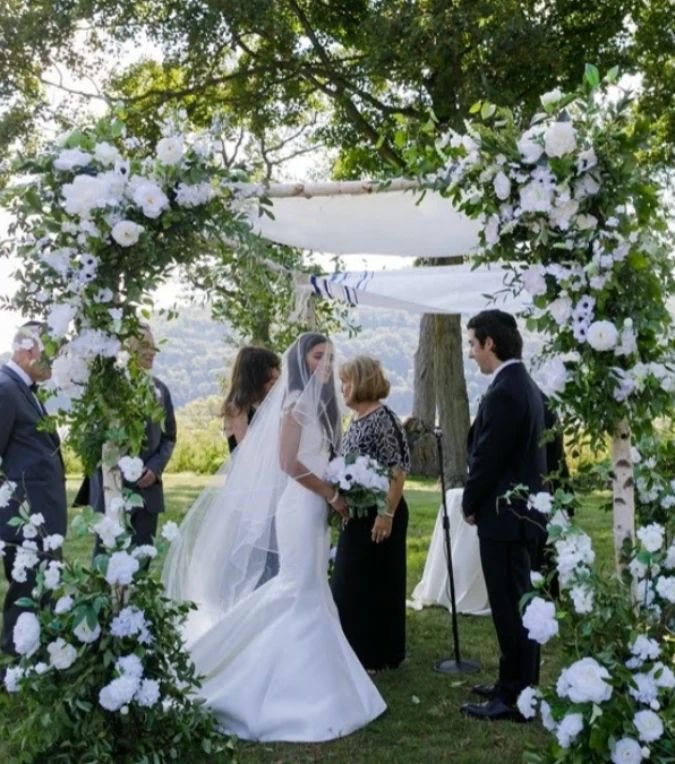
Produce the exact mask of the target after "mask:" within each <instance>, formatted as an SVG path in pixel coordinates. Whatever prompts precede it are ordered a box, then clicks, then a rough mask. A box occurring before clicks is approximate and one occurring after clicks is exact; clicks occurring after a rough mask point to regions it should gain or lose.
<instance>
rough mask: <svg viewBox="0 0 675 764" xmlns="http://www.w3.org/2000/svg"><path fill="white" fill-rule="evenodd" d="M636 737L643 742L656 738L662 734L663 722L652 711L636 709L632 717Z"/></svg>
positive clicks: (649, 741)
mask: <svg viewBox="0 0 675 764" xmlns="http://www.w3.org/2000/svg"><path fill="white" fill-rule="evenodd" d="M633 724H634V725H635V727H636V729H637V731H638V737H639V738H640V740H643V741H644V742H645V743H651V742H653V741H654V740H658V739H659V738H660V737H661V736H662V735H663V722H662V721H661V717H660V716H659V715H658V714H655V713H654V712H653V711H638V712H637V713H636V714H635V716H634V717H633Z"/></svg>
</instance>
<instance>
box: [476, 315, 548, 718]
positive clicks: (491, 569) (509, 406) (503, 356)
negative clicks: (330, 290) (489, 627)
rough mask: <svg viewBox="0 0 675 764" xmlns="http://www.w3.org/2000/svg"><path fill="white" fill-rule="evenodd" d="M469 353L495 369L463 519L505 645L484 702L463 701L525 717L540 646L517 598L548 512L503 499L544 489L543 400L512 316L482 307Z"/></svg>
mask: <svg viewBox="0 0 675 764" xmlns="http://www.w3.org/2000/svg"><path fill="white" fill-rule="evenodd" d="M467 328H468V340H469V357H470V358H473V359H474V360H475V361H476V363H477V364H478V367H479V369H480V371H481V372H482V373H483V374H493V375H494V376H493V380H492V383H491V384H490V386H489V388H488V390H487V392H486V394H485V396H484V397H483V400H482V401H481V404H480V407H479V409H478V413H477V414H476V418H475V421H474V423H473V425H472V426H471V429H470V431H469V474H468V478H467V483H466V486H465V488H464V494H463V498H462V510H463V512H464V517H465V519H466V521H467V522H468V523H469V524H471V525H476V526H477V528H478V539H479V548H480V557H481V566H482V568H483V574H484V576H485V584H486V587H487V593H488V599H489V602H490V609H491V611H492V619H493V622H494V627H495V631H496V632H497V640H498V642H499V648H500V651H501V657H500V660H499V678H498V681H497V683H496V684H495V685H494V686H484V685H479V686H477V687H474V688H473V691H474V692H475V693H476V694H478V695H481V696H482V697H484V698H486V699H487V700H486V702H484V703H466V704H465V705H463V706H462V711H463V713H465V714H467V715H468V716H471V717H474V718H476V719H484V720H490V721H496V720H501V719H511V720H514V721H522V717H521V716H520V714H519V712H518V710H517V709H516V707H515V704H516V700H517V698H518V695H519V694H520V692H521V690H523V689H524V688H525V687H527V686H528V685H530V684H535V683H536V681H537V677H538V667H539V650H538V645H537V644H536V643H535V642H533V641H531V640H530V639H528V636H527V631H526V629H525V628H524V626H523V623H522V618H521V614H520V608H519V603H520V599H521V597H522V596H523V595H524V594H526V593H527V592H528V591H529V590H530V588H531V586H530V570H531V568H530V554H529V550H530V549H532V548H535V547H536V546H537V544H538V543H539V542H540V540H541V537H542V536H543V535H544V534H545V530H544V528H545V521H544V518H543V517H542V516H541V515H540V514H539V513H538V512H535V511H534V510H529V509H528V507H527V502H526V498H527V497H526V496H521V497H519V498H515V497H514V498H512V499H510V500H506V499H504V498H503V497H504V494H505V493H507V492H508V491H510V490H512V489H513V488H514V487H515V486H518V485H519V486H526V487H527V490H526V491H525V493H537V492H538V491H540V490H542V479H543V476H544V475H545V474H546V452H545V449H544V447H543V446H542V443H541V440H542V433H543V431H544V429H545V424H544V405H543V399H542V395H541V392H540V390H539V388H538V387H537V386H536V385H535V383H534V382H533V381H532V379H531V377H530V375H529V374H528V373H527V371H526V369H525V367H524V365H523V363H522V361H521V356H522V349H523V340H522V337H521V336H520V333H519V331H518V327H517V324H516V321H515V319H514V317H513V316H512V315H510V314H509V313H505V312H504V311H501V310H485V311H482V312H481V313H478V314H477V315H476V316H474V317H473V318H471V319H470V321H469V323H468V325H467Z"/></svg>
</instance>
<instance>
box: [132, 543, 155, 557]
mask: <svg viewBox="0 0 675 764" xmlns="http://www.w3.org/2000/svg"><path fill="white" fill-rule="evenodd" d="M131 554H132V555H133V556H134V557H135V558H136V559H143V558H145V557H149V558H150V559H151V560H152V559H153V558H154V557H156V556H157V547H154V546H152V544H141V546H137V547H135V548H134V549H133V550H132V551H131Z"/></svg>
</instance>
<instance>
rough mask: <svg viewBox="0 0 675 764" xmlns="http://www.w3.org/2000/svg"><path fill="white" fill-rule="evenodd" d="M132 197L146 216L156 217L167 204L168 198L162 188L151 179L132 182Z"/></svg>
mask: <svg viewBox="0 0 675 764" xmlns="http://www.w3.org/2000/svg"><path fill="white" fill-rule="evenodd" d="M132 199H133V200H134V202H135V203H136V204H137V205H138V206H139V207H140V208H141V209H142V210H143V214H144V215H145V216H146V217H148V218H152V219H155V218H158V217H159V216H160V215H161V214H162V211H163V210H165V209H166V208H167V207H168V206H169V199H168V198H167V196H166V194H165V193H164V192H163V191H162V189H161V188H160V187H159V186H158V185H157V184H156V183H153V182H152V181H145V182H142V183H136V184H134V188H133V192H132Z"/></svg>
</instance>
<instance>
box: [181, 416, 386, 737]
mask: <svg viewBox="0 0 675 764" xmlns="http://www.w3.org/2000/svg"><path fill="white" fill-rule="evenodd" d="M247 437H248V436H247ZM245 442H246V439H245V440H244V443H245ZM299 452H300V453H301V454H302V455H303V464H304V465H305V466H306V467H307V468H308V469H310V470H311V471H312V472H314V473H315V474H317V475H322V474H323V472H324V470H325V467H326V464H327V462H328V448H327V445H326V440H325V437H324V436H323V434H322V431H321V428H320V425H319V423H318V421H316V420H315V421H314V422H313V423H311V424H308V425H306V426H304V427H303V429H302V435H301V442H300V448H299ZM242 454H243V451H242V452H240V454H238V455H237V458H239V457H240V456H241V455H242ZM234 469H236V465H234ZM221 509H222V511H227V507H222V508H221ZM275 524H276V537H277V544H278V550H279V563H280V569H279V572H278V574H277V575H276V576H274V577H273V578H271V579H270V580H268V581H266V582H265V583H264V584H262V585H261V586H259V587H258V588H256V589H254V590H253V591H250V592H248V593H247V594H245V595H244V596H243V597H242V598H241V599H238V600H237V601H236V602H235V603H234V605H233V606H232V607H231V608H229V609H228V610H227V611H226V612H224V613H222V615H221V617H220V618H219V619H218V620H216V621H215V622H214V620H213V615H214V614H213V611H212V610H211V611H209V612H206V611H201V612H200V611H197V613H196V617H195V618H192V619H191V621H190V634H191V635H192V638H193V641H192V643H191V644H188V648H189V650H190V653H191V655H192V658H193V660H194V662H195V665H196V667H197V671H198V673H199V674H201V675H203V676H204V680H203V685H202V689H201V691H200V695H201V696H203V698H204V699H205V700H206V703H207V705H208V706H209V707H210V708H212V709H213V710H214V711H215V712H216V715H217V716H218V718H219V720H220V723H221V726H222V728H223V730H224V731H226V732H228V733H233V734H235V735H237V736H238V737H240V738H244V739H247V740H261V741H273V740H277V741H280V740H283V741H292V742H320V741H323V740H332V739H333V738H337V737H341V736H343V735H348V734H349V733H350V732H353V731H354V730H357V729H359V728H360V727H363V726H364V725H366V724H367V723H368V722H370V721H372V720H373V719H375V718H376V717H378V716H379V715H380V714H381V713H382V712H383V711H384V710H385V709H386V705H385V703H384V701H383V700H382V698H381V696H380V694H379V693H378V691H377V689H376V687H375V685H374V684H373V683H372V681H371V680H370V677H369V676H368V674H367V673H366V672H365V670H364V669H363V667H362V666H361V664H360V662H359V660H358V659H357V657H356V655H355V654H354V652H353V651H352V649H351V647H350V646H349V644H348V642H347V640H346V638H345V636H344V634H343V633H342V629H341V627H340V621H339V618H338V614H337V609H336V607H335V603H334V602H333V597H332V595H331V592H330V588H329V586H328V578H327V571H328V552H329V532H328V524H327V506H326V503H325V502H324V500H323V499H322V498H321V497H319V496H318V495H316V494H315V493H313V492H311V491H309V490H307V489H305V488H303V487H302V486H301V485H300V484H299V483H298V482H296V481H295V480H292V479H289V480H288V481H287V485H286V487H285V489H284V490H283V493H282V495H281V498H280V499H279V501H278V504H277V506H276V511H275ZM364 585H367V583H366V582H364ZM200 616H203V619H200ZM200 621H201V622H200ZM195 635H199V636H197V637H196V639H195V638H194V637H195Z"/></svg>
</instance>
